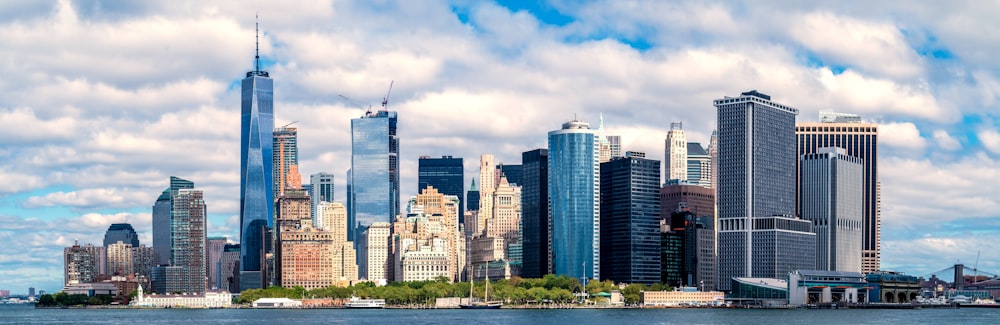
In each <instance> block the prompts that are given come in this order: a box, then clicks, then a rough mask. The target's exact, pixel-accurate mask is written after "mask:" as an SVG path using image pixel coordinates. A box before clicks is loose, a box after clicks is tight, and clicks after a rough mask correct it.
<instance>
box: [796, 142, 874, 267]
mask: <svg viewBox="0 0 1000 325" xmlns="http://www.w3.org/2000/svg"><path fill="white" fill-rule="evenodd" d="M800 159H801V161H800V163H799V165H800V168H801V169H800V172H801V173H802V177H801V178H800V181H801V184H800V185H799V195H800V196H801V197H800V198H799V202H801V207H800V209H801V210H802V218H803V219H806V220H809V221H812V223H813V229H814V230H815V231H816V239H817V245H816V268H817V269H818V270H824V271H841V272H861V246H862V245H861V244H862V241H861V239H862V229H863V227H862V226H863V224H864V187H863V184H864V168H863V165H864V163H863V161H861V158H858V157H853V156H848V155H847V151H846V150H844V149H843V148H836V147H826V148H819V149H817V150H816V153H808V154H804V155H802V157H801V158H800Z"/></svg>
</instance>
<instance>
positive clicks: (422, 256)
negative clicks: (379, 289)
mask: <svg viewBox="0 0 1000 325" xmlns="http://www.w3.org/2000/svg"><path fill="white" fill-rule="evenodd" d="M392 227H393V228H392V257H393V261H392V262H393V263H392V265H393V276H394V279H393V280H394V281H409V280H407V279H426V280H429V279H434V278H436V277H438V276H442V277H444V278H447V279H449V280H452V279H454V274H455V273H456V272H455V271H456V270H455V269H454V268H453V267H451V266H452V263H451V261H449V260H450V255H451V254H450V250H451V248H450V247H449V241H450V237H451V232H450V231H449V230H448V226H447V225H446V221H445V218H444V217H443V216H441V215H433V216H428V215H426V214H424V213H423V212H418V213H410V214H409V215H408V216H407V217H399V218H396V222H394V223H393V225H392ZM428 277H429V278H428Z"/></svg>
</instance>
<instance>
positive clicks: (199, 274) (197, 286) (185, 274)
mask: <svg viewBox="0 0 1000 325" xmlns="http://www.w3.org/2000/svg"><path fill="white" fill-rule="evenodd" d="M172 201H173V203H174V206H173V211H172V212H171V219H172V220H173V222H172V227H171V232H170V237H171V238H172V239H173V245H171V249H170V265H171V267H173V268H177V271H178V274H177V277H176V278H174V277H171V272H170V271H167V287H166V290H167V291H166V292H189V293H201V292H205V277H206V274H207V271H206V267H205V221H206V220H205V217H206V209H205V200H204V194H203V193H202V191H201V190H196V189H180V190H177V193H176V194H175V195H173V198H172Z"/></svg>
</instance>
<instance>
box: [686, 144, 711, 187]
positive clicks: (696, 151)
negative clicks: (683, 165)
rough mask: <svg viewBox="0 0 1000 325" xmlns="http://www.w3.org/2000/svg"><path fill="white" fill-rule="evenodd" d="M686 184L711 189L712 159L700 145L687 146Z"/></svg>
mask: <svg viewBox="0 0 1000 325" xmlns="http://www.w3.org/2000/svg"><path fill="white" fill-rule="evenodd" d="M687 157H688V158H687V182H688V183H690V184H695V185H698V186H702V187H706V188H711V187H712V158H711V156H709V154H708V152H707V151H705V148H702V147H701V144H700V143H697V142H688V144H687Z"/></svg>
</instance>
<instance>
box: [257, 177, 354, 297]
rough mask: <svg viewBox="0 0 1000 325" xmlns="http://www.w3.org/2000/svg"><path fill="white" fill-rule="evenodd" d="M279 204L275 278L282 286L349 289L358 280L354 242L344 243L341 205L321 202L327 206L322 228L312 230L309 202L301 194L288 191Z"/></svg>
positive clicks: (345, 229) (344, 211)
mask: <svg viewBox="0 0 1000 325" xmlns="http://www.w3.org/2000/svg"><path fill="white" fill-rule="evenodd" d="M278 202H279V204H278V209H279V210H278V211H279V212H278V236H279V249H278V250H276V251H277V253H278V257H277V260H278V264H279V265H280V267H279V268H278V270H279V272H278V276H277V277H276V279H277V281H278V283H280V285H281V286H283V287H286V288H290V287H295V286H301V287H303V288H306V289H317V288H326V287H329V286H334V285H336V286H348V285H350V284H351V282H352V281H354V280H357V264H355V263H356V256H354V243H352V242H350V241H348V240H347V211H346V208H345V207H344V205H343V204H341V203H336V202H335V203H323V204H324V205H327V206H326V207H325V208H324V209H323V212H324V214H325V215H324V220H325V221H326V223H325V224H324V225H322V227H325V228H315V227H314V226H313V224H314V223H313V221H312V218H310V217H309V214H310V209H309V204H310V200H309V197H308V196H307V195H305V193H304V192H303V191H301V190H295V189H289V190H287V191H286V192H285V195H284V196H282V197H281V198H279V199H278ZM345 253H346V254H345ZM345 261H346V262H347V263H345Z"/></svg>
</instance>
